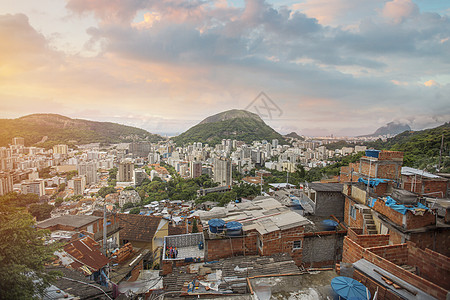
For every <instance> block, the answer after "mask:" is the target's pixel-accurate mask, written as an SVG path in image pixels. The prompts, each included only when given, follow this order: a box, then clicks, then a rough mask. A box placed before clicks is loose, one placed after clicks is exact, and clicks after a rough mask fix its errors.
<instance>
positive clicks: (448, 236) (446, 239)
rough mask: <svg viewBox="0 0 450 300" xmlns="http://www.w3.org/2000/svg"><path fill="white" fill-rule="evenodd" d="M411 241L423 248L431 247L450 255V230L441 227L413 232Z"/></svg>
mask: <svg viewBox="0 0 450 300" xmlns="http://www.w3.org/2000/svg"><path fill="white" fill-rule="evenodd" d="M409 241H411V242H413V243H415V244H416V246H417V247H419V248H421V249H426V248H428V249H431V250H433V251H436V252H439V253H441V254H443V255H445V256H450V247H449V245H450V230H449V229H448V228H439V229H435V230H433V231H427V232H418V233H411V234H410V237H409Z"/></svg>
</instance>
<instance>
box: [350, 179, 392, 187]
mask: <svg viewBox="0 0 450 300" xmlns="http://www.w3.org/2000/svg"><path fill="white" fill-rule="evenodd" d="M388 181H389V179H383V178H370V186H372V187H374V186H378V185H379V184H380V183H384V182H388ZM358 182H363V183H364V184H367V179H364V178H361V177H360V178H359V179H358Z"/></svg>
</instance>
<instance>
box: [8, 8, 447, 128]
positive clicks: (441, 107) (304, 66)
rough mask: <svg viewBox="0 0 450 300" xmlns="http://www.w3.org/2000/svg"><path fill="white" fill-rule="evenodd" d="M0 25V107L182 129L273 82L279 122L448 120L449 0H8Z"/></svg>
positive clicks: (245, 101) (345, 124) (348, 124)
mask: <svg viewBox="0 0 450 300" xmlns="http://www.w3.org/2000/svg"><path fill="white" fill-rule="evenodd" d="M0 38H1V43H0V118H17V117H20V116H24V115H27V114H31V113H58V114H62V115H66V116H69V117H75V118H83V119H90V120H98V121H112V122H117V123H122V124H127V125H133V126H137V127H141V128H144V129H147V130H148V131H150V132H153V133H163V134H164V133H168V134H175V133H181V132H183V131H185V130H186V129H188V128H189V127H190V126H192V125H194V124H196V123H198V122H199V121H201V120H202V119H203V118H205V117H207V116H209V115H211V114H215V113H218V112H221V111H224V110H228V109H233V108H238V109H244V108H246V107H247V106H248V105H249V104H250V103H251V102H252V101H253V100H254V99H255V97H256V96H257V95H258V94H259V93H260V92H265V93H266V94H267V95H268V96H269V97H270V99H271V100H272V101H273V102H274V103H275V104H276V105H277V106H278V107H279V109H280V111H281V112H279V113H276V114H274V115H273V116H272V118H271V119H270V118H266V119H265V121H266V123H268V124H269V125H271V126H272V127H273V128H274V129H276V130H277V131H279V132H280V133H288V132H291V131H296V132H297V133H299V134H305V135H330V134H334V135H359V134H367V133H371V132H373V131H375V129H377V128H378V127H380V126H382V125H385V124H386V123H388V122H390V121H398V122H406V123H408V124H409V125H410V126H411V127H412V128H413V129H422V128H428V127H433V126H437V125H440V124H442V123H444V122H445V121H450V2H449V1H448V0H442V1H438V0H416V1H411V0H393V1H386V0H305V1H288V0H282V1H259V0H248V1H238V0H236V1H234V0H230V1H226V0H218V1H208V0H194V1H186V0H166V1H160V0H156V1H155V0H151V1H146V0H97V1H94V0H67V1H63V0H39V1H29V0H6V1H5V0H3V1H1V2H0ZM258 101H259V100H258ZM252 107H253V106H251V107H250V108H249V109H250V110H251V109H252ZM253 111H254V110H253Z"/></svg>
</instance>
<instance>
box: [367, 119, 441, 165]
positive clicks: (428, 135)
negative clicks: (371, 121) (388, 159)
mask: <svg viewBox="0 0 450 300" xmlns="http://www.w3.org/2000/svg"><path fill="white" fill-rule="evenodd" d="M442 135H443V136H444V145H443V153H442V158H443V159H442V163H441V172H450V159H449V150H450V123H445V124H443V125H441V126H439V127H436V128H432V129H426V130H421V131H405V132H403V133H400V134H399V135H396V136H395V137H392V138H389V139H387V140H386V141H385V142H383V141H381V140H377V141H375V142H371V143H369V144H368V146H369V147H373V148H375V149H379V150H382V149H384V150H394V151H403V152H405V157H404V160H403V165H404V166H408V167H413V168H418V169H427V170H428V171H436V168H437V166H438V161H439V152H440V148H441V141H442Z"/></svg>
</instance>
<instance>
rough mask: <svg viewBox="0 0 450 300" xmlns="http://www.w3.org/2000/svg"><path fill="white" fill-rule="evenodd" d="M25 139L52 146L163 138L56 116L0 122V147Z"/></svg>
mask: <svg viewBox="0 0 450 300" xmlns="http://www.w3.org/2000/svg"><path fill="white" fill-rule="evenodd" d="M17 136H20V137H23V138H25V145H26V146H31V145H36V146H39V147H46V148H48V147H52V146H53V145H56V144H61V143H63V144H75V145H81V144H88V143H103V144H111V143H120V142H130V141H132V140H134V139H138V140H144V139H145V140H148V141H152V142H156V141H159V140H162V139H163V138H162V137H161V136H159V135H156V134H151V133H149V132H147V131H146V130H144V129H140V128H136V127H131V126H126V125H120V124H116V123H110V122H95V121H88V120H82V119H71V118H68V117H65V116H61V115H57V114H32V115H28V116H24V117H21V118H17V119H0V146H7V145H8V144H10V143H11V140H12V138H13V137H17Z"/></svg>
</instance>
